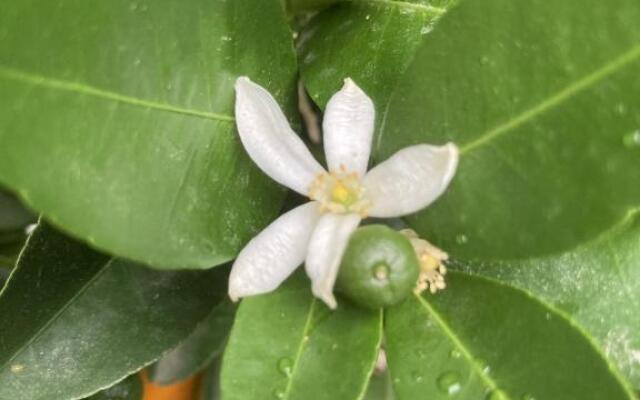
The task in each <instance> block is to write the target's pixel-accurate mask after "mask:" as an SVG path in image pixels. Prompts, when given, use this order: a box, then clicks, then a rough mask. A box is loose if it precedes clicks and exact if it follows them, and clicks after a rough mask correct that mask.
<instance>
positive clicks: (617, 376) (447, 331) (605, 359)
mask: <svg viewBox="0 0 640 400" xmlns="http://www.w3.org/2000/svg"><path fill="white" fill-rule="evenodd" d="M450 273H451V274H457V275H461V276H465V277H469V278H473V279H479V280H483V281H486V282H489V283H491V284H493V285H497V286H502V287H504V288H509V289H511V290H515V291H517V292H520V293H522V295H524V296H526V297H528V298H529V299H530V300H531V301H533V302H536V303H538V304H539V305H540V306H541V307H543V308H545V309H547V310H549V311H550V312H552V313H554V314H555V315H556V317H558V318H561V319H563V320H564V321H565V322H566V323H567V324H568V325H569V326H570V327H571V328H573V329H575V330H576V331H577V332H578V333H579V334H581V335H582V337H583V338H584V339H585V340H586V341H587V343H589V345H590V346H591V348H592V349H593V351H594V353H595V354H597V355H598V356H600V359H601V360H602V362H604V363H605V365H607V367H608V368H609V371H610V372H611V374H612V375H613V377H614V378H615V379H616V380H617V381H618V383H619V384H620V386H621V387H622V389H623V390H624V391H625V393H626V394H627V396H628V397H629V400H633V399H635V397H634V396H635V395H634V392H633V388H632V387H631V386H630V385H629V383H628V382H627V381H626V379H625V378H624V377H623V376H622V374H621V373H620V372H619V371H618V369H617V368H616V366H615V365H614V364H613V363H612V362H611V361H610V360H609V358H608V357H607V356H606V355H605V354H604V353H603V351H602V349H601V347H600V344H599V343H598V342H597V341H596V340H595V339H594V338H593V337H592V336H591V334H590V333H589V332H587V331H586V330H585V329H584V328H583V327H582V326H581V325H580V324H579V323H578V322H577V321H575V319H574V318H573V317H571V316H570V315H569V314H567V313H566V312H564V311H562V310H561V309H559V308H558V307H555V306H554V305H552V304H550V303H548V302H546V301H544V300H542V299H541V298H539V297H538V296H536V295H535V294H534V293H533V292H530V291H529V290H527V289H525V288H523V287H521V286H518V285H515V286H514V285H511V284H508V283H506V282H503V281H499V280H497V279H494V278H491V277H488V276H485V275H475V274H470V273H466V272H463V271H457V270H456V271H451V272H450ZM414 296H415V297H416V298H417V299H418V302H419V303H420V304H421V305H423V307H424V308H425V310H426V311H427V312H428V313H429V315H431V316H433V317H434V319H435V320H436V322H437V323H438V324H439V325H440V326H441V327H442V329H443V330H444V332H445V334H446V335H447V337H449V339H450V340H451V341H452V342H453V343H454V344H455V345H456V346H458V348H459V349H460V352H461V353H462V354H463V355H464V356H465V358H466V359H468V360H469V361H470V363H471V365H472V366H473V367H474V369H475V370H476V371H480V376H481V378H486V379H488V380H490V381H492V382H494V384H495V385H496V388H495V389H499V387H498V386H497V383H495V381H493V380H492V379H491V377H489V376H486V375H485V374H482V369H481V368H480V366H479V365H477V364H476V362H475V359H474V358H473V356H472V355H471V352H470V351H468V349H466V347H465V346H464V344H463V343H462V341H461V340H460V339H459V338H458V336H457V335H456V334H455V333H454V332H453V330H452V329H451V328H450V327H449V325H448V324H447V323H446V321H445V320H444V318H442V317H441V316H440V314H438V312H437V311H436V310H434V309H433V307H431V305H430V304H429V303H428V302H427V301H426V300H424V298H423V297H422V296H420V295H414ZM465 350H466V352H465ZM483 380H484V379H483ZM485 382H486V381H485ZM492 389H494V388H492ZM502 391H503V394H504V395H508V393H507V392H506V391H504V390H502ZM505 400H510V399H509V398H507V399H505Z"/></svg>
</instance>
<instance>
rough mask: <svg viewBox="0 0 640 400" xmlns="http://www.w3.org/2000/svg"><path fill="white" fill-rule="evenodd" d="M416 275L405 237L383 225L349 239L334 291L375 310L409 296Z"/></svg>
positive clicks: (362, 230) (415, 263)
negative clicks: (338, 291) (336, 289)
mask: <svg viewBox="0 0 640 400" xmlns="http://www.w3.org/2000/svg"><path fill="white" fill-rule="evenodd" d="M419 271H420V265H419V263H418V258H417V256H416V253H415V251H414V250H413V246H412V245H411V243H410V242H409V240H408V239H407V238H406V237H405V236H404V235H402V234H401V233H398V232H397V231H395V230H393V229H391V228H388V227H386V226H384V225H368V226H364V227H362V228H360V229H358V230H356V231H355V232H354V233H353V235H351V238H350V239H349V244H348V245H347V249H346V250H345V253H344V256H343V257H342V264H341V265H340V271H339V272H338V278H337V287H338V289H339V290H340V291H341V292H342V293H343V294H344V295H345V296H346V297H348V298H349V299H351V300H353V301H354V302H355V303H357V304H359V305H361V306H364V307H366V308H372V309H378V308H380V307H386V306H390V305H392V304H396V303H399V302H400V301H402V300H404V299H405V298H406V297H407V296H408V295H409V294H411V292H412V291H413V288H414V287H415V286H416V281H417V280H418V274H419Z"/></svg>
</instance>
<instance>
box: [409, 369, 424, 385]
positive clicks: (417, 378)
mask: <svg viewBox="0 0 640 400" xmlns="http://www.w3.org/2000/svg"><path fill="white" fill-rule="evenodd" d="M411 377H412V378H413V380H414V381H415V382H416V383H420V382H422V379H423V378H422V374H421V373H420V372H419V371H413V372H412V373H411Z"/></svg>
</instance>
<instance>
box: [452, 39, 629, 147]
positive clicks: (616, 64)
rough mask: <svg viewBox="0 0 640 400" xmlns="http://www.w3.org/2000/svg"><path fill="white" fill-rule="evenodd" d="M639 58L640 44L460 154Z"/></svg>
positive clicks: (494, 137)
mask: <svg viewBox="0 0 640 400" xmlns="http://www.w3.org/2000/svg"><path fill="white" fill-rule="evenodd" d="M639 58H640V45H636V46H634V47H632V48H631V49H630V50H628V51H626V52H625V53H623V54H622V55H621V56H619V57H617V58H615V59H614V60H613V61H611V62H609V63H607V64H605V65H603V66H602V67H600V68H598V69H596V70H595V71H593V72H591V73H590V74H588V75H586V76H584V77H582V78H581V79H578V80H577V81H574V82H573V83H571V84H569V85H568V86H565V88H564V89H562V90H560V91H558V92H556V93H555V94H553V95H552V96H550V97H547V98H545V99H544V100H542V101H541V102H539V103H538V104H536V105H535V106H533V107H531V108H529V109H527V110H525V111H523V112H521V113H520V114H519V115H517V116H516V117H514V118H512V119H510V120H508V121H506V122H504V123H502V124H500V125H498V126H496V127H494V128H492V129H490V130H488V131H487V132H485V133H483V134H481V135H480V136H479V137H478V138H476V139H475V140H472V141H471V142H469V143H466V144H463V145H461V146H460V155H463V154H466V153H469V152H471V151H473V150H475V149H476V148H479V147H482V146H483V145H485V144H487V143H489V142H491V141H492V140H494V139H496V138H498V137H500V136H502V135H505V134H506V133H508V132H511V131H513V130H514V129H515V128H517V127H519V126H521V125H522V124H524V123H526V122H528V121H529V120H531V119H534V118H535V117H537V116H538V115H540V114H543V113H544V112H545V111H547V110H549V109H551V108H553V107H554V106H557V105H559V104H561V103H563V102H565V101H566V100H568V99H570V98H572V97H573V96H575V95H577V94H579V93H580V92H582V91H584V90H586V89H588V88H590V87H591V86H593V85H595V84H597V83H598V82H600V81H602V80H603V79H605V78H607V77H609V76H610V75H613V74H614V73H616V72H618V71H619V70H621V69H623V68H624V67H626V66H627V65H629V64H631V63H633V62H634V61H636V60H637V59H639Z"/></svg>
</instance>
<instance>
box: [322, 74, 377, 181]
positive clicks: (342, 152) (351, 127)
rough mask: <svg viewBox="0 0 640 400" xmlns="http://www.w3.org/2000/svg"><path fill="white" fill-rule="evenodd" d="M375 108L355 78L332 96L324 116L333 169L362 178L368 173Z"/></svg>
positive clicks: (330, 167) (326, 144)
mask: <svg viewBox="0 0 640 400" xmlns="http://www.w3.org/2000/svg"><path fill="white" fill-rule="evenodd" d="M374 119H375V108H374V106H373V102H372V101H371V99H370V98H369V97H368V96H367V95H366V94H365V93H364V92H363V91H362V89H360V88H359V87H358V85H356V84H355V82H353V81H352V80H351V79H349V78H347V79H345V80H344V86H343V87H342V89H340V91H339V92H338V93H336V94H334V95H333V97H331V99H330V100H329V103H327V108H326V110H325V113H324V121H323V123H322V129H323V130H324V152H325V155H326V157H327V164H328V165H329V170H331V171H338V170H339V169H340V167H341V166H344V167H345V168H346V169H347V171H349V172H357V173H358V174H359V175H360V176H361V177H362V176H364V174H365V172H367V164H368V163H369V153H371V141H372V140H373V123H374Z"/></svg>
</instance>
